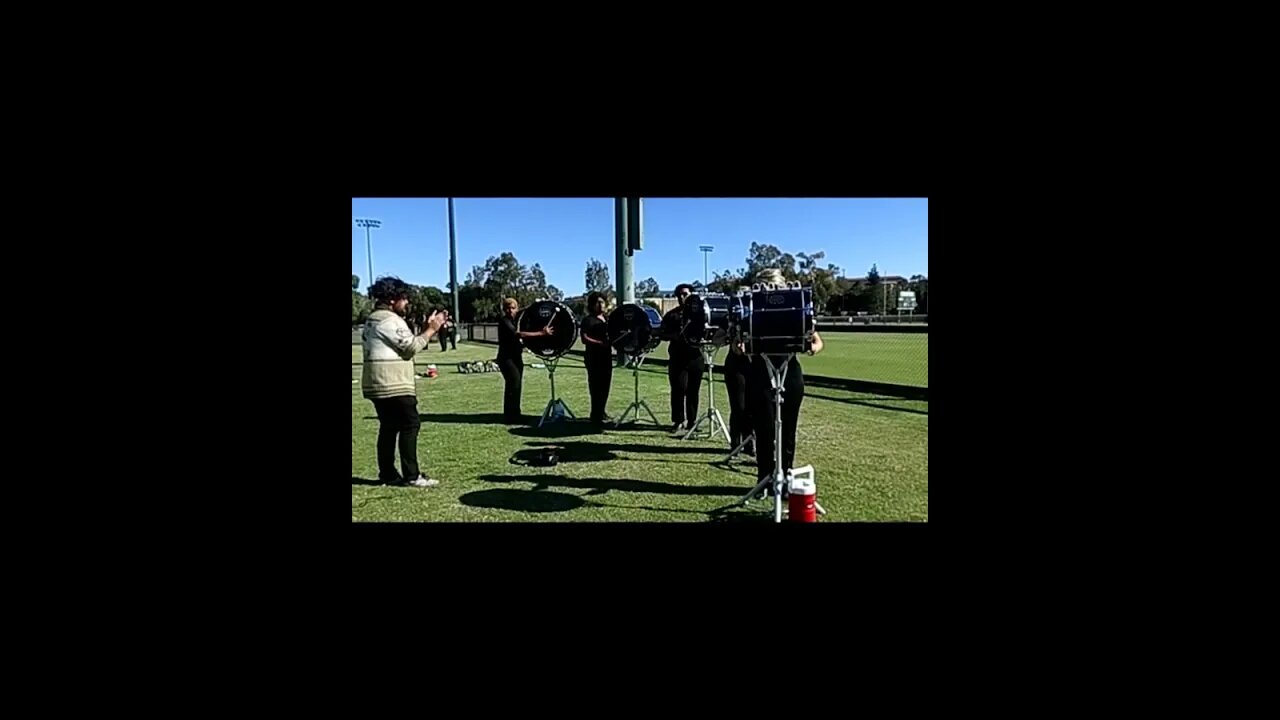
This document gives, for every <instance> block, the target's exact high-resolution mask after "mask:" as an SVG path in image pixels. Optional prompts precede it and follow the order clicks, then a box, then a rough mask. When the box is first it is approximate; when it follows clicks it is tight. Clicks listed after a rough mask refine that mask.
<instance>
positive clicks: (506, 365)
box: [498, 357, 524, 423]
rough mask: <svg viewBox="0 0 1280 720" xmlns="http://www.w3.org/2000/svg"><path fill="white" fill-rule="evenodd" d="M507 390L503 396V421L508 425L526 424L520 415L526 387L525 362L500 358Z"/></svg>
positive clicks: (499, 365)
mask: <svg viewBox="0 0 1280 720" xmlns="http://www.w3.org/2000/svg"><path fill="white" fill-rule="evenodd" d="M498 367H499V368H501V369H502V380H503V382H505V383H506V390H505V391H504V392H503V394H502V419H503V421H505V422H508V423H519V422H524V418H523V417H521V415H520V391H521V389H522V387H523V386H524V360H521V359H520V358H519V357H506V358H502V357H500V358H498Z"/></svg>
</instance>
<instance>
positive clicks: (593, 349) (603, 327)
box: [582, 315, 613, 359]
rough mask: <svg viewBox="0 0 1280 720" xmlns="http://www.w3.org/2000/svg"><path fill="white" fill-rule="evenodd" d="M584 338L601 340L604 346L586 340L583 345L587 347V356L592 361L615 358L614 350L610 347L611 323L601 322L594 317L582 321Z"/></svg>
mask: <svg viewBox="0 0 1280 720" xmlns="http://www.w3.org/2000/svg"><path fill="white" fill-rule="evenodd" d="M582 337H584V338H588V337H589V338H591V339H592V340H599V341H601V342H603V343H606V344H604V345H596V344H595V343H589V342H587V341H586V340H583V341H582V344H583V345H584V346H585V347H586V351H585V352H586V356H587V357H588V358H591V359H597V358H609V357H612V356H613V348H611V347H609V345H608V342H609V323H607V322H605V321H604V320H601V319H600V318H598V317H596V316H594V315H588V316H586V317H584V318H583V319H582Z"/></svg>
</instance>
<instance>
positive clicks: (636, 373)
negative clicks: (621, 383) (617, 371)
mask: <svg viewBox="0 0 1280 720" xmlns="http://www.w3.org/2000/svg"><path fill="white" fill-rule="evenodd" d="M648 354H649V353H647V352H639V353H633V354H632V357H634V358H635V365H633V366H632V369H631V377H632V378H634V379H635V387H636V399H635V400H634V401H633V402H632V403H631V404H630V405H628V406H627V409H626V410H624V411H623V412H622V416H621V417H619V418H618V421H617V422H615V423H614V424H613V426H614V427H620V426H621V425H622V423H624V422H626V421H627V416H628V415H630V414H631V411H633V410H634V411H635V413H636V416H635V422H640V409H641V408H644V411H645V412H647V413H649V419H650V420H652V421H653V424H654V425H659V424H660V423H659V422H658V418H656V417H654V415H653V408H651V407H649V403H647V402H645V401H644V400H641V399H640V364H641V363H643V362H644V359H645V357H647V356H648Z"/></svg>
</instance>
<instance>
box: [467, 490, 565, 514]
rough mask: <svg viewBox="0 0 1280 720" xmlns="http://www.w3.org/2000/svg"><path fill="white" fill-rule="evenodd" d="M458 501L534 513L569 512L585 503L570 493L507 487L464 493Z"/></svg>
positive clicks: (484, 506)
mask: <svg viewBox="0 0 1280 720" xmlns="http://www.w3.org/2000/svg"><path fill="white" fill-rule="evenodd" d="M458 502H461V503H462V504H463V505H467V506H470V507H483V508H493V509H495V510H516V511H519V512H534V513H551V512H567V511H569V510H576V509H578V508H580V507H582V505H583V504H584V501H583V499H582V498H580V497H578V496H577V495H570V494H568V493H558V492H537V491H534V490H514V489H506V488H500V489H494V490H476V491H474V492H469V493H464V494H463V495H462V496H460V497H459V498H458Z"/></svg>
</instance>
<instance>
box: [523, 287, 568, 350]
mask: <svg viewBox="0 0 1280 720" xmlns="http://www.w3.org/2000/svg"><path fill="white" fill-rule="evenodd" d="M548 324H549V325H550V326H551V331H552V334H551V335H549V336H542V337H531V338H520V343H521V344H522V345H524V346H525V348H526V349H528V351H529V352H531V353H533V354H534V355H537V356H538V357H541V358H548V359H554V358H558V357H560V356H561V355H563V354H565V353H566V352H568V351H569V348H571V347H573V343H574V341H575V340H577V339H578V321H577V320H575V319H574V318H573V313H572V312H570V311H569V308H568V307H565V306H564V305H562V304H561V303H558V302H556V301H555V300H538V301H537V302H535V303H533V304H532V305H530V306H529V307H527V308H525V309H524V310H521V311H520V315H519V316H517V317H516V328H517V329H519V330H520V332H538V331H539V330H541V329H542V328H544V327H547V325H548Z"/></svg>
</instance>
